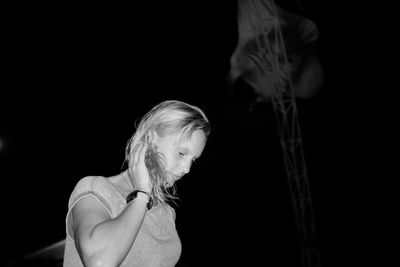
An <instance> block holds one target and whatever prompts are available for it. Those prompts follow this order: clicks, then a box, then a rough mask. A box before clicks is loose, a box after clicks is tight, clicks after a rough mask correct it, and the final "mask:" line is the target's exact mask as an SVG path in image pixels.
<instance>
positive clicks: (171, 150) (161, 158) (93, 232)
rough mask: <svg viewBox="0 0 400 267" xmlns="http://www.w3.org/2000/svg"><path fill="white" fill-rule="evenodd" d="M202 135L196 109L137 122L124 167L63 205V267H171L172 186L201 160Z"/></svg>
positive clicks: (91, 180)
mask: <svg viewBox="0 0 400 267" xmlns="http://www.w3.org/2000/svg"><path fill="white" fill-rule="evenodd" d="M209 133H210V126H209V122H208V119H207V118H206V116H205V115H204V113H203V112H202V111H201V110H200V109H199V108H197V107H195V106H192V105H189V104H187V103H184V102H180V101H175V100H171V101H164V102H162V103H160V104H158V105H156V106H155V107H154V108H152V109H151V110H150V111H149V112H148V113H147V114H146V115H145V116H144V117H143V118H142V119H141V121H140V123H139V125H138V127H137V129H136V132H135V133H134V135H133V136H132V137H131V139H130V140H129V142H128V145H127V148H126V162H127V163H128V168H127V170H125V171H124V172H122V173H120V174H118V175H115V176H112V177H107V178H106V177H102V176H88V177H84V178H83V179H81V180H80V181H79V182H78V183H77V185H76V186H75V189H74V190H73V192H72V194H71V196H70V199H69V205H68V207H69V210H68V213H67V218H66V228H67V229H66V231H67V238H66V245H65V254H64V266H74V267H75V266H140V267H144V266H174V265H175V264H176V263H177V262H178V260H179V256H180V253H181V242H180V239H179V236H178V234H177V232H176V228H175V211H174V210H173V208H172V207H170V206H169V205H168V203H167V200H168V199H173V198H176V197H175V196H174V193H175V190H174V183H175V182H176V181H177V180H179V179H180V178H182V176H184V175H185V174H187V173H188V172H189V171H190V167H191V165H192V163H193V161H194V160H196V159H197V158H199V157H200V156H201V153H202V152H203V149H204V147H205V144H206V141H207V137H208V135H209Z"/></svg>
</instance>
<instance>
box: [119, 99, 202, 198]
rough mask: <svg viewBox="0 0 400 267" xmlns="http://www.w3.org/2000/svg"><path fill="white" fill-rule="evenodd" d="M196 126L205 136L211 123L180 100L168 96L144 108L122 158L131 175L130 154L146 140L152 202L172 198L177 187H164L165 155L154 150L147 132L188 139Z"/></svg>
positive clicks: (131, 162) (146, 161)
mask: <svg viewBox="0 0 400 267" xmlns="http://www.w3.org/2000/svg"><path fill="white" fill-rule="evenodd" d="M196 130H202V131H203V132H204V134H205V135H206V137H208V136H209V134H210V124H209V121H208V119H207V117H206V116H205V114H204V112H203V111H202V110H201V109H200V108H198V107H196V106H193V105H189V104H187V103H185V102H182V101H177V100H167V101H163V102H161V103H159V104H158V105H156V106H154V107H153V108H152V109H151V110H150V111H149V112H147V113H146V114H145V115H144V116H143V117H142V119H141V120H140V122H139V124H138V125H137V126H136V131H135V133H134V134H133V136H132V137H131V138H130V139H129V140H128V143H127V146H126V150H125V162H127V163H128V175H129V176H130V177H132V175H133V174H132V173H131V167H132V164H133V154H134V151H135V150H136V147H137V146H139V145H140V143H142V142H147V143H148V148H147V151H146V156H145V163H146V167H147V169H148V171H149V175H150V181H151V185H152V191H151V192H150V194H151V197H152V198H153V200H154V204H155V205H156V204H165V202H166V200H169V199H171V200H173V199H176V198H177V197H176V196H175V194H176V187H175V186H172V187H171V188H167V186H168V184H167V179H166V177H167V175H168V174H167V172H166V171H165V159H164V157H163V155H162V154H160V153H158V152H157V151H156V148H155V147H154V145H153V144H152V143H151V142H149V138H148V137H149V134H150V132H151V131H156V133H157V134H158V135H159V136H167V135H173V134H177V135H179V140H181V138H184V139H186V140H187V139H189V138H190V137H191V135H192V133H193V132H194V131H196Z"/></svg>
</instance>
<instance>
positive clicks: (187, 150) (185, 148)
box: [178, 146, 200, 159]
mask: <svg viewBox="0 0 400 267" xmlns="http://www.w3.org/2000/svg"><path fill="white" fill-rule="evenodd" d="M178 149H180V150H182V151H183V152H184V153H189V152H191V150H190V149H189V148H187V147H182V146H178ZM199 157H200V155H195V156H194V157H193V159H198V158H199Z"/></svg>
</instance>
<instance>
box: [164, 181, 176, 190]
mask: <svg viewBox="0 0 400 267" xmlns="http://www.w3.org/2000/svg"><path fill="white" fill-rule="evenodd" d="M174 184H175V181H172V182H171V181H167V186H166V188H170V187H172V186H174Z"/></svg>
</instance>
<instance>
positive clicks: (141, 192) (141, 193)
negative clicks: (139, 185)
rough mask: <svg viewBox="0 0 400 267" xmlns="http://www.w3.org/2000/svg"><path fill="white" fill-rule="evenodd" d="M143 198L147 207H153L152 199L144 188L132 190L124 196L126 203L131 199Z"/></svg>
mask: <svg viewBox="0 0 400 267" xmlns="http://www.w3.org/2000/svg"><path fill="white" fill-rule="evenodd" d="M136 198H137V199H140V200H144V201H146V203H147V209H148V210H149V209H151V208H152V207H153V199H152V198H151V197H150V194H149V193H147V192H146V191H144V190H134V191H133V192H131V193H130V194H129V195H128V196H127V197H126V203H127V204H128V203H129V202H131V201H133V200H134V199H136Z"/></svg>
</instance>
